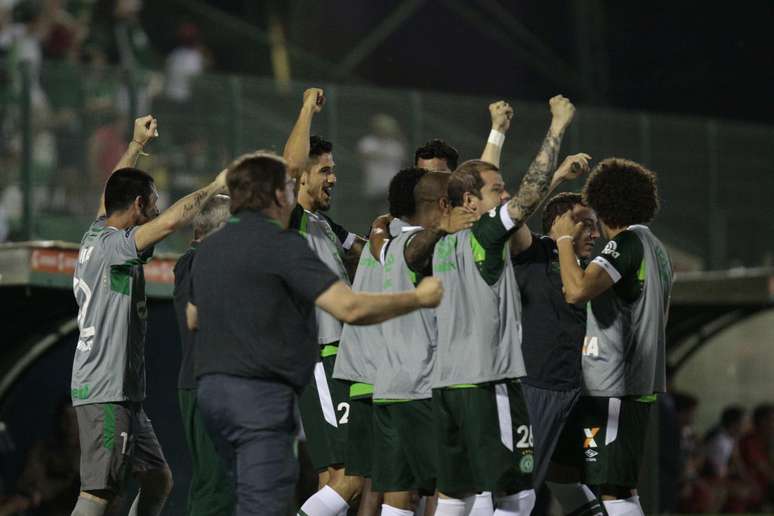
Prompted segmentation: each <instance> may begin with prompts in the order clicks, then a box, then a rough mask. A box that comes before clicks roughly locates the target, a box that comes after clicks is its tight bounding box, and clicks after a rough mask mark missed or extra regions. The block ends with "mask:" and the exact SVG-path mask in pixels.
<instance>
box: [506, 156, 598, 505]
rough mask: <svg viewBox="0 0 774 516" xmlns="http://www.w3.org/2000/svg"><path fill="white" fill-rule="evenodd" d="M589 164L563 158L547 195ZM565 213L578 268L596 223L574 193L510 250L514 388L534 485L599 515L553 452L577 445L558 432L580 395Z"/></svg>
mask: <svg viewBox="0 0 774 516" xmlns="http://www.w3.org/2000/svg"><path fill="white" fill-rule="evenodd" d="M589 159H590V157H589V156H588V155H586V154H578V155H575V156H570V157H568V158H567V159H566V160H565V161H564V162H563V163H562V165H561V166H560V167H559V168H558V169H557V171H556V173H555V174H554V179H553V181H552V182H551V188H550V190H551V191H553V190H554V189H555V188H556V187H557V186H559V184H561V183H562V182H564V181H569V180H573V179H575V178H577V177H578V176H579V175H580V174H582V173H584V172H586V171H588V160H589ZM567 212H570V213H572V214H573V218H574V220H576V221H577V222H582V223H583V224H584V230H583V232H582V233H581V235H580V238H579V239H578V240H577V241H576V242H575V253H576V255H577V256H578V257H579V258H580V259H581V260H582V261H583V263H584V265H585V264H586V263H588V260H589V258H590V256H591V252H592V247H593V245H594V241H595V240H596V239H597V238H599V230H598V229H597V228H598V222H597V217H596V215H595V214H594V211H593V210H591V209H590V208H588V207H587V206H584V205H583V200H582V198H581V195H580V194H577V193H569V192H566V193H560V194H558V195H556V196H554V197H552V198H551V199H550V200H549V201H548V202H547V203H546V205H545V208H544V209H543V221H542V228H543V235H539V234H535V233H531V232H530V230H529V228H528V227H527V226H526V225H523V226H522V227H521V228H519V229H518V230H517V232H516V233H515V235H514V239H513V242H512V244H511V253H513V262H514V266H515V268H516V280H517V282H518V284H519V291H520V293H521V303H522V328H523V338H522V353H523V355H524V365H525V367H526V370H527V376H525V377H524V378H522V379H521V388H522V392H523V394H524V399H525V401H526V403H527V409H528V411H529V419H530V422H531V424H532V429H533V436H534V439H533V443H534V447H535V468H534V472H533V485H534V486H535V489H536V490H538V489H539V488H540V486H541V485H542V483H543V481H544V479H545V478H546V474H547V473H548V477H547V478H548V480H549V486H550V487H551V492H552V493H553V494H554V496H556V498H557V499H558V500H559V502H560V503H561V505H562V508H563V509H564V511H565V513H566V514H585V513H590V512H589V511H594V512H598V511H601V508H600V507H599V502H598V501H597V499H596V496H595V495H594V493H593V492H591V490H589V488H588V487H586V486H583V485H581V484H579V480H580V471H579V470H578V469H576V468H573V467H571V466H565V465H562V460H561V457H558V456H555V455H554V450H555V449H556V448H557V447H558V448H560V449H565V448H566V447H567V446H568V445H569V446H570V447H572V445H574V444H575V441H576V438H575V434H574V433H573V432H572V431H573V429H568V430H567V431H564V432H563V429H564V427H565V422H566V421H567V418H568V416H569V414H570V413H571V412H572V411H573V409H574V408H575V406H576V404H577V401H578V399H579V397H580V393H581V346H582V344H583V337H584V335H585V332H586V307H585V305H583V304H580V305H573V304H569V303H567V302H566V301H565V299H564V292H563V289H562V279H561V276H560V274H559V254H558V251H557V249H556V237H557V235H556V233H555V230H554V227H553V225H554V222H555V221H556V220H557V218H558V217H559V216H561V215H562V214H564V213H567ZM560 441H561V443H560ZM558 443H560V444H558ZM552 457H553V458H552ZM570 464H572V463H570ZM549 466H550V470H549Z"/></svg>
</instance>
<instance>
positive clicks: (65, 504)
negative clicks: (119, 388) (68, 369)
mask: <svg viewBox="0 0 774 516" xmlns="http://www.w3.org/2000/svg"><path fill="white" fill-rule="evenodd" d="M79 467H80V445H79V442H78V424H77V422H76V419H75V409H74V408H73V405H72V403H71V402H70V398H69V396H68V397H67V398H65V399H63V400H61V401H60V402H59V405H58V406H57V411H56V426H55V428H54V431H53V432H52V434H51V435H50V436H49V437H48V438H46V439H45V440H41V441H38V442H36V443H35V444H34V445H33V446H32V449H31V451H30V452H29V453H28V454H27V462H26V464H25V466H24V471H23V473H22V476H21V478H20V480H19V484H18V489H19V492H21V493H24V494H25V495H27V497H28V498H29V500H31V501H32V502H33V503H34V505H35V506H37V513H38V514H42V515H45V516H69V514H70V512H71V511H72V507H73V505H75V501H76V500H77V499H78V491H79V489H80V477H79Z"/></svg>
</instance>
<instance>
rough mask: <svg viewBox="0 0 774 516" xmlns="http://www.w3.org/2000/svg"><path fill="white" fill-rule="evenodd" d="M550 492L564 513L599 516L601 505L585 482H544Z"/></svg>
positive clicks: (578, 515) (577, 515)
mask: <svg viewBox="0 0 774 516" xmlns="http://www.w3.org/2000/svg"><path fill="white" fill-rule="evenodd" d="M546 483H547V484H548V488H549V489H551V493H552V494H553V495H554V496H555V497H556V499H557V500H559V504H560V505H561V506H562V509H563V510H564V513H565V514H567V515H576V516H601V515H602V513H603V511H602V506H601V505H600V503H599V500H597V497H596V496H595V495H594V493H593V492H592V491H591V489H589V487H588V486H587V485H585V484H580V483H578V482H576V483H574V484H560V483H558V482H546Z"/></svg>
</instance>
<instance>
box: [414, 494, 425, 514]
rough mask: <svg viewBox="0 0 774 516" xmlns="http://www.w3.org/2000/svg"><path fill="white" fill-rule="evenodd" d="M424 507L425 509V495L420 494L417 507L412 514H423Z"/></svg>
mask: <svg viewBox="0 0 774 516" xmlns="http://www.w3.org/2000/svg"><path fill="white" fill-rule="evenodd" d="M426 509H427V497H426V496H420V497H419V502H417V508H416V509H414V516H425V510H426Z"/></svg>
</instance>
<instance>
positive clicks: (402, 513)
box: [382, 503, 414, 516]
mask: <svg viewBox="0 0 774 516" xmlns="http://www.w3.org/2000/svg"><path fill="white" fill-rule="evenodd" d="M382 516H414V512H413V511H406V510H404V509H398V508H397V507H393V506H392V505H387V504H386V503H383V504H382Z"/></svg>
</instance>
